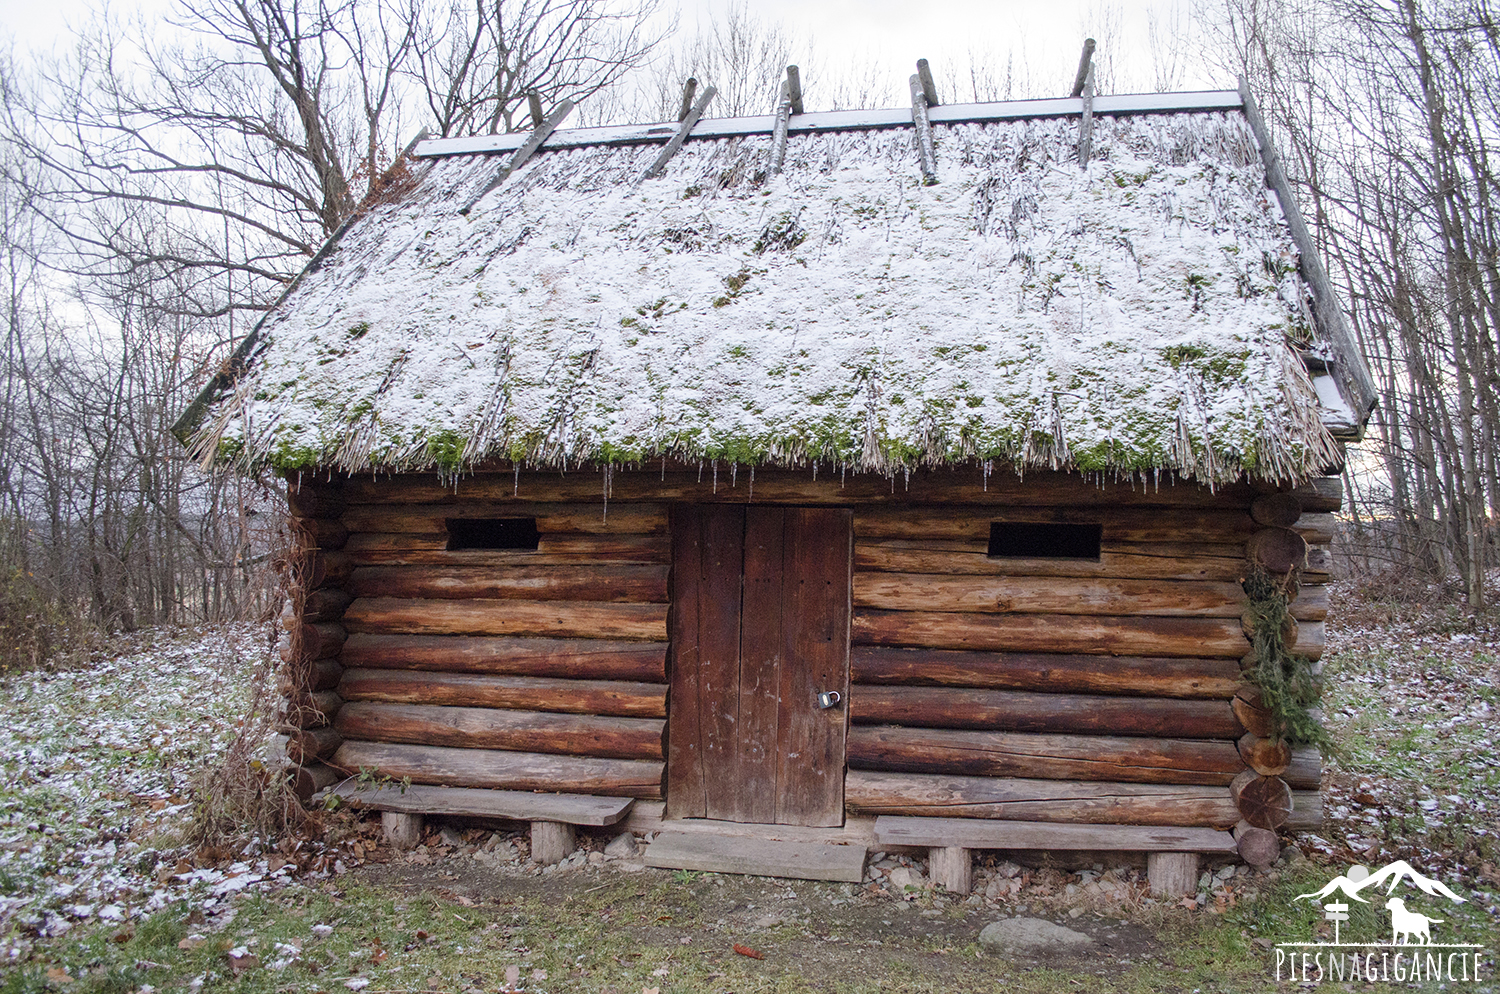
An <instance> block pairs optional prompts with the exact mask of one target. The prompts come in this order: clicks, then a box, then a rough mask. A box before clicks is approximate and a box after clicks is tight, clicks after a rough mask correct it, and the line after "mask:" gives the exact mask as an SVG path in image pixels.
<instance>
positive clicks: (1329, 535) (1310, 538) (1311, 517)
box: [1291, 514, 1338, 545]
mask: <svg viewBox="0 0 1500 994" xmlns="http://www.w3.org/2000/svg"><path fill="white" fill-rule="evenodd" d="M1337 527H1338V519H1337V518H1335V517H1334V516H1333V515H1331V514H1304V515H1302V517H1300V518H1298V519H1297V523H1296V524H1294V525H1292V526H1291V529H1292V531H1294V532H1296V533H1297V534H1298V535H1301V536H1302V540H1303V541H1305V542H1306V543H1307V544H1308V545H1327V544H1328V543H1329V542H1332V541H1333V536H1334V530H1335V529H1336V528H1337Z"/></svg>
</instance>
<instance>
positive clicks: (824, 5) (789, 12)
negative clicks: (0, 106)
mask: <svg viewBox="0 0 1500 994" xmlns="http://www.w3.org/2000/svg"><path fill="white" fill-rule="evenodd" d="M168 2H169V0H114V2H113V3H112V5H111V6H112V8H113V10H114V11H115V12H116V13H119V14H123V13H126V12H129V11H132V10H134V9H136V8H137V7H138V6H144V7H145V8H146V9H147V10H162V9H165V8H166V6H167V4H168ZM731 2H733V0H678V2H677V4H676V9H677V10H678V11H679V14H678V15H677V16H676V17H674V18H673V20H675V21H676V23H677V24H678V25H679V26H680V30H681V31H682V32H683V33H685V34H690V33H692V32H693V30H694V29H695V27H696V26H697V25H698V24H699V23H702V22H705V21H707V20H708V19H710V18H711V17H712V16H713V15H714V13H715V12H716V11H722V10H723V9H725V8H726V7H727V6H728V5H729V4H730V3H731ZM100 3H102V0H0V37H3V36H4V35H6V34H9V35H10V36H11V37H12V38H13V39H14V43H15V46H16V49H17V50H18V51H19V52H21V53H24V52H26V51H28V50H36V49H42V50H45V49H48V48H51V47H52V46H54V45H55V44H57V43H58V42H60V41H63V40H64V39H65V36H66V30H67V26H68V25H69V24H70V23H71V24H77V23H79V22H80V21H83V20H85V19H87V18H88V17H89V16H91V15H90V10H91V9H94V8H97V7H98V6H99V5H100ZM669 3H670V0H669ZM1186 6H1187V4H1186V0H1044V2H1039V0H923V2H922V3H920V4H918V3H912V2H910V0H751V2H750V8H751V10H752V11H753V12H754V13H755V14H756V15H757V16H759V17H761V18H763V19H764V20H767V21H773V20H774V21H780V22H781V23H782V24H783V25H784V26H785V27H786V28H788V29H789V30H790V31H791V32H792V33H793V34H795V35H798V36H800V37H802V38H809V37H810V38H812V39H813V41H814V42H815V45H816V51H817V59H816V60H814V61H821V62H822V64H823V65H824V66H826V67H828V68H829V70H830V71H837V70H841V69H844V68H845V67H847V66H849V65H851V64H856V63H857V64H865V63H872V64H875V65H877V66H880V67H882V68H884V67H889V71H890V73H891V78H892V79H893V80H896V81H901V80H904V79H905V78H906V76H907V75H909V74H910V73H911V72H912V70H913V66H914V64H915V62H916V60H917V59H918V58H927V59H929V60H931V62H932V64H933V66H934V68H938V67H940V66H942V65H944V64H959V63H966V62H967V61H968V59H969V58H970V56H971V54H973V55H978V56H980V57H989V58H995V59H1003V58H1004V57H1005V56H1006V54H1007V53H1008V52H1010V53H1013V54H1014V55H1015V56H1016V58H1017V60H1018V62H1021V63H1024V66H1022V68H1023V69H1024V70H1025V71H1026V72H1027V73H1029V75H1030V76H1031V77H1032V78H1033V79H1034V80H1035V81H1036V85H1038V86H1041V87H1043V88H1044V90H1050V89H1051V88H1052V87H1053V86H1055V85H1056V84H1054V83H1053V80H1058V79H1062V80H1071V78H1072V72H1073V69H1074V67H1076V65H1077V61H1078V52H1079V48H1080V46H1081V45H1082V42H1083V39H1084V38H1085V37H1087V36H1089V35H1094V36H1096V37H1098V38H1099V41H1100V45H1101V51H1100V56H1101V67H1103V66H1105V65H1107V63H1104V62H1103V61H1102V60H1103V58H1106V57H1109V56H1114V57H1116V58H1118V59H1119V60H1120V71H1121V75H1122V78H1121V80H1120V82H1121V84H1125V85H1121V86H1119V87H1117V89H1144V88H1150V71H1149V69H1148V68H1146V63H1147V62H1148V61H1149V56H1148V54H1147V53H1148V51H1149V48H1150V39H1149V36H1148V21H1149V19H1150V18H1151V17H1153V16H1154V17H1155V18H1156V19H1157V20H1158V22H1159V23H1161V22H1164V21H1166V20H1168V19H1169V18H1170V16H1171V12H1172V11H1173V9H1174V8H1175V9H1177V10H1178V11H1182V10H1185V9H1186ZM1182 54H1189V53H1182ZM1199 65H1200V60H1196V59H1193V58H1191V57H1189V58H1187V59H1185V70H1184V72H1183V73H1182V75H1181V76H1180V78H1179V80H1178V85H1179V87H1180V88H1201V87H1204V86H1206V85H1211V84H1212V83H1214V82H1219V83H1222V82H1224V81H1222V80H1220V81H1214V80H1210V79H1209V78H1207V77H1206V76H1204V75H1202V73H1201V71H1199V70H1198V66H1199ZM1127 67H1128V69H1129V71H1130V72H1131V73H1132V74H1133V75H1134V76H1136V77H1138V78H1136V79H1133V80H1127V79H1124V78H1123V76H1124V74H1125V73H1126V71H1127ZM808 68H813V67H808ZM809 82H812V81H811V80H809ZM1132 82H1133V83H1136V84H1137V85H1135V86H1130V85H1128V84H1129V83H1132ZM1141 84H1144V85H1141ZM1063 85H1065V84H1063ZM893 88H895V89H896V90H897V94H896V95H897V96H899V95H900V93H899V90H900V87H899V86H896V87H893ZM1102 88H1103V87H1101V89H1102ZM812 93H813V94H816V88H815V87H814V88H813V89H812ZM1038 95H1041V94H1038Z"/></svg>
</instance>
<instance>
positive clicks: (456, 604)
mask: <svg viewBox="0 0 1500 994" xmlns="http://www.w3.org/2000/svg"><path fill="white" fill-rule="evenodd" d="M344 627H346V628H347V629H348V630H349V631H351V632H371V633H379V634H390V635H550V636H561V637H564V638H601V639H641V640H650V641H661V640H662V639H665V638H666V637H667V606H666V605H665V604H613V603H608V602H598V601H522V600H506V601H497V600H489V599H471V600H422V599H417V598H408V597H361V598H358V599H357V600H355V601H354V603H352V604H350V605H349V607H348V609H347V610H346V611H345V612H344Z"/></svg>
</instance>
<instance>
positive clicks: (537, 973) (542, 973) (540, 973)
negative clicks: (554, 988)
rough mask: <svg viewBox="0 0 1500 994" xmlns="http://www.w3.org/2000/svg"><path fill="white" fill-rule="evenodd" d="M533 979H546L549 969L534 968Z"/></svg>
mask: <svg viewBox="0 0 1500 994" xmlns="http://www.w3.org/2000/svg"><path fill="white" fill-rule="evenodd" d="M531 979H532V980H546V979H547V971H546V970H532V971H531Z"/></svg>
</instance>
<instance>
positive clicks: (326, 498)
mask: <svg viewBox="0 0 1500 994" xmlns="http://www.w3.org/2000/svg"><path fill="white" fill-rule="evenodd" d="M286 503H287V509H288V510H289V511H291V513H292V516H293V517H296V518H337V517H338V516H339V515H340V514H343V513H344V506H345V504H344V495H343V492H342V484H341V485H340V486H339V487H332V486H329V485H327V484H318V483H303V484H298V483H297V482H296V481H288V483H287V488H286Z"/></svg>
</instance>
